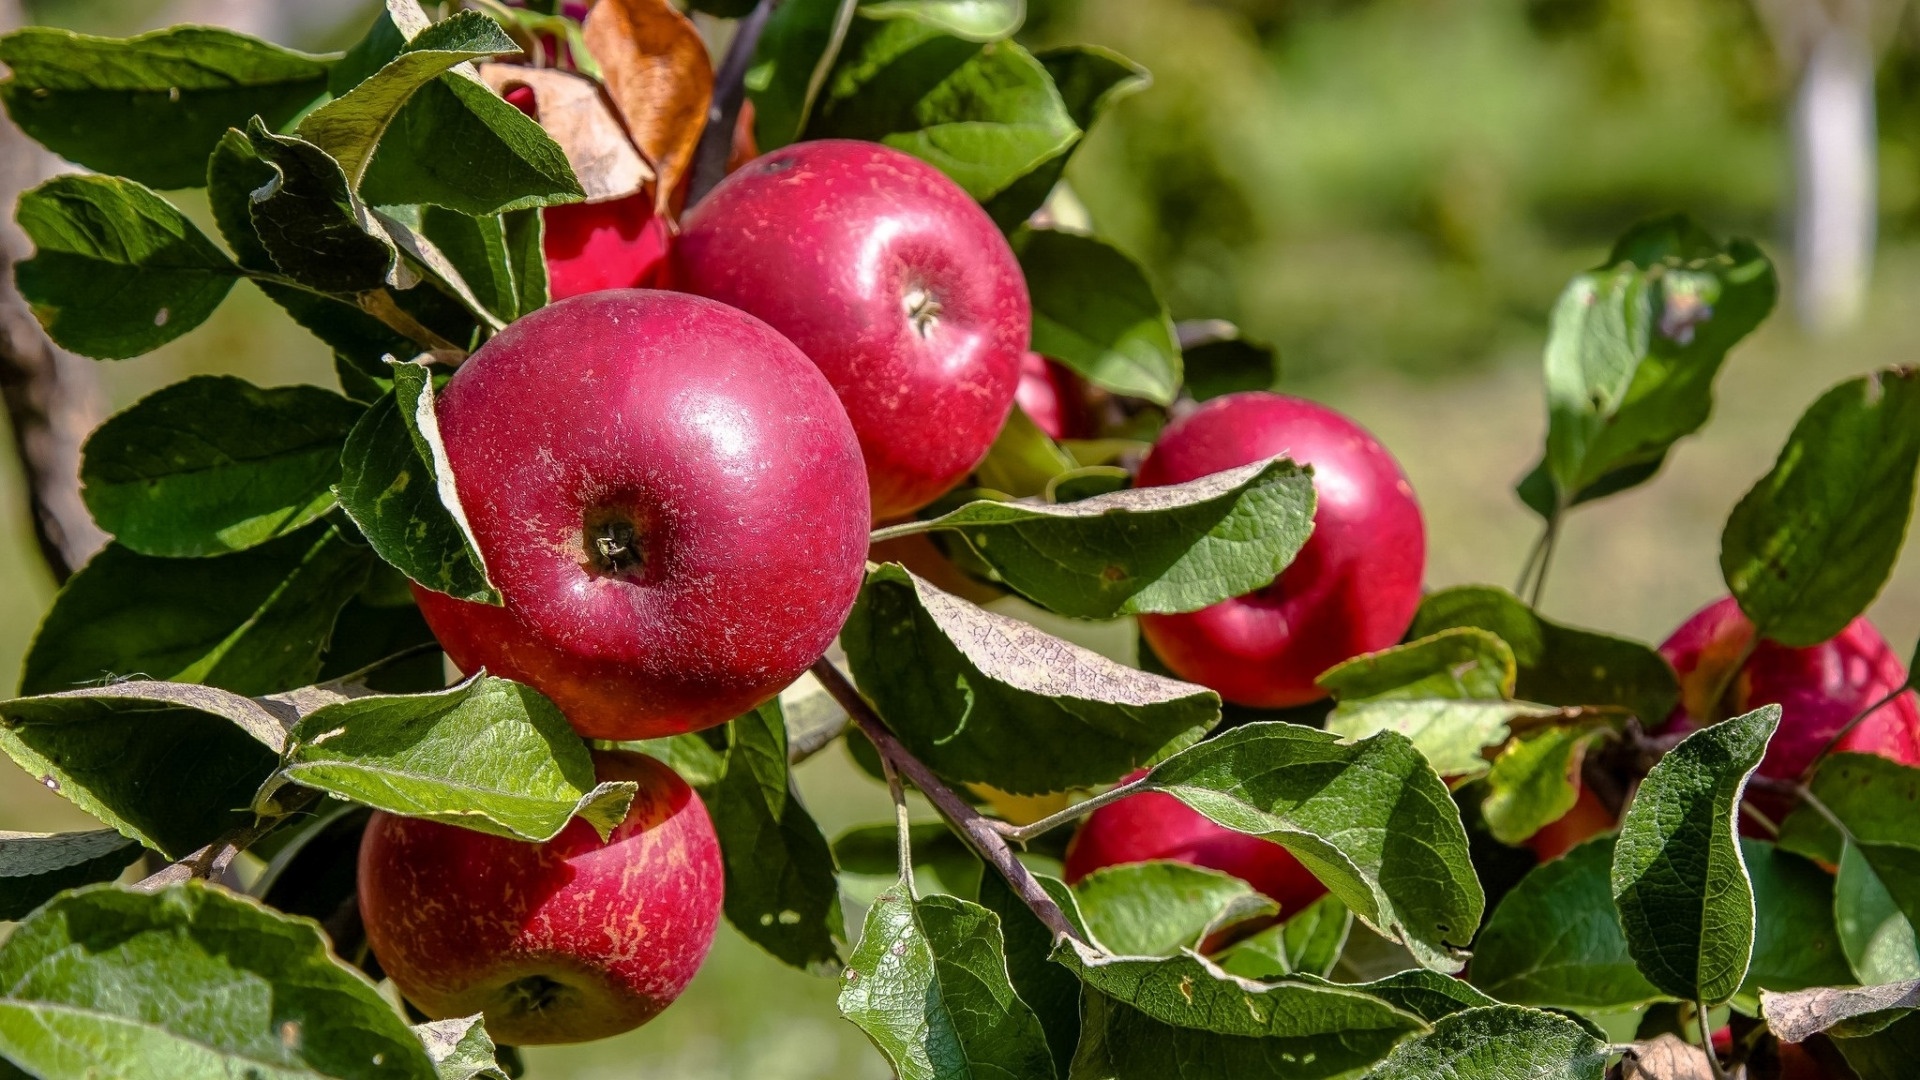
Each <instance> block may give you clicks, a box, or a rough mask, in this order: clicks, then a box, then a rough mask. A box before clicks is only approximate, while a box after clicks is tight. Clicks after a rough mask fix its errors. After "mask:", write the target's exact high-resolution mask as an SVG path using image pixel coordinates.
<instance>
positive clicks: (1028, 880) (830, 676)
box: [813, 658, 1080, 941]
mask: <svg viewBox="0 0 1920 1080" xmlns="http://www.w3.org/2000/svg"><path fill="white" fill-rule="evenodd" d="M813 675H814V678H816V679H819V680H820V685H822V686H824V687H826V688H827V692H828V693H829V694H832V695H833V698H834V700H835V701H838V702H839V703H840V707H841V708H843V709H845V710H847V715H848V716H850V717H852V718H853V722H854V724H855V725H857V726H858V727H859V728H860V731H861V733H862V734H864V735H866V737H867V738H868V739H869V740H871V741H872V742H873V748H874V749H875V750H877V751H879V752H880V756H881V758H882V759H884V760H886V761H888V762H891V763H892V765H893V767H894V768H896V769H898V770H900V773H901V775H903V776H905V777H906V778H907V779H908V780H911V781H912V782H913V786H914V787H917V788H919V789H920V791H921V793H922V794H924V795H926V797H927V801H928V802H931V803H932V804H933V807H934V809H936V810H938V811H940V816H941V817H944V818H946V819H947V822H948V823H949V824H951V825H952V826H953V827H954V829H955V830H956V831H958V832H959V833H960V836H961V838H962V839H964V840H966V842H967V844H968V846H970V847H972V848H973V850H974V851H975V852H976V853H978V854H979V856H980V857H981V858H982V859H984V860H986V862H987V865H989V866H991V867H993V868H994V869H995V870H997V871H999V873H1000V876H1001V877H1004V878H1006V879H1007V884H1008V885H1009V886H1011V887H1012V889H1013V893H1014V895H1015V896H1018V897H1019V898H1020V899H1021V901H1022V902H1024V903H1025V904H1026V905H1027V907H1028V908H1030V909H1031V910H1032V911H1033V913H1034V915H1035V916H1036V917H1037V918H1039V920H1040V921H1041V923H1043V924H1044V925H1045V926H1046V928H1047V929H1048V930H1050V931H1052V932H1053V936H1054V940H1056V941H1057V940H1059V939H1061V938H1063V937H1068V938H1078V937H1079V936H1080V935H1079V934H1077V933H1075V932H1074V929H1073V926H1072V924H1071V923H1069V922H1067V916H1066V914H1065V913H1064V912H1062V911H1061V910H1060V905H1058V904H1056V903H1054V902H1053V897H1051V896H1048V895H1047V891H1046V890H1045V889H1043V888H1041V887H1040V883H1039V882H1038V881H1035V880H1034V878H1033V874H1032V873H1031V872H1030V871H1028V869H1027V868H1026V865H1025V864H1023V863H1022V862H1021V861H1020V860H1019V859H1017V858H1015V857H1014V854H1013V849H1012V848H1009V847H1008V846H1007V841H1006V839H1005V838H1004V837H1002V836H1001V835H1000V831H999V830H998V829H997V828H995V823H994V822H993V821H992V820H990V819H988V818H987V817H985V816H983V815H982V814H981V813H980V812H979V811H978V810H975V809H974V808H973V807H972V806H969V805H968V804H967V801H966V800H965V799H962V798H961V797H960V796H959V795H957V794H955V793H954V791H953V789H952V788H950V787H948V786H947V785H946V784H945V783H944V782H942V781H941V780H940V778H939V777H937V776H935V775H934V774H933V770H932V769H929V768H927V766H926V765H925V764H924V763H922V762H921V760H920V759H919V758H917V757H914V756H913V755H912V754H911V753H909V752H908V751H907V748H906V747H905V746H902V745H901V744H900V740H899V739H897V738H895V737H894V734H893V732H892V731H890V730H888V728H887V725H886V723H885V722H884V721H882V720H881V719H880V714H878V713H876V712H874V711H873V706H871V705H868V704H867V699H865V698H863V697H861V696H860V692H859V691H858V690H855V689H854V688H853V684H852V683H850V682H848V681H847V677H846V676H845V675H842V674H841V673H840V669H839V668H837V667H834V666H833V664H832V663H831V662H830V661H828V660H826V659H824V658H823V659H821V660H819V661H817V662H816V663H815V664H814V665H813Z"/></svg>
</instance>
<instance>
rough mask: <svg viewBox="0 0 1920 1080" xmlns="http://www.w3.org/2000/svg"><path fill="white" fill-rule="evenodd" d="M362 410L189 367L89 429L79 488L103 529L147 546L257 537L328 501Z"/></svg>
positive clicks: (199, 545)
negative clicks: (189, 374) (186, 374)
mask: <svg viewBox="0 0 1920 1080" xmlns="http://www.w3.org/2000/svg"><path fill="white" fill-rule="evenodd" d="M364 411H365V410H364V409H363V408H361V407H360V406H358V405H355V404H354V403H353V402H350V401H348V400H346V399H345V398H343V397H341V396H339V395H338V394H333V393H329V392H328V391H325V390H321V389H318V388H316V387H311V386H288V387H279V388H275V389H270V390H263V389H260V388H259V387H256V386H254V385H252V384H251V383H248V382H246V381H245V380H243V379H236V378H234V377H232V376H230V375H199V376H195V377H193V378H190V379H187V380H185V381H183V382H177V383H174V384H173V385H171V386H168V387H166V388H165V389H162V390H159V391H157V392H155V393H153V394H151V395H149V396H147V397H145V398H142V399H141V400H140V402H139V403H138V404H136V405H134V406H133V407H132V408H130V409H128V410H126V411H125V412H122V413H119V414H117V415H115V416H114V417H113V418H112V419H109V420H108V421H107V422H106V423H104V424H102V425H100V427H99V428H97V429H96V430H95V431H94V433H93V434H92V435H91V436H89V437H88V439H87V445H86V453H85V458H84V459H83V461H82V463H81V466H80V479H81V482H82V483H83V484H84V485H85V487H84V488H83V489H82V491H81V495H82V497H83V498H85V500H86V503H87V509H88V510H89V511H91V512H92V513H93V519H94V520H95V521H97V522H99V523H100V526H101V527H102V528H104V529H106V530H107V531H108V532H110V533H112V534H113V535H114V537H115V538H116V539H118V540H119V541H120V543H122V544H124V545H126V546H127V547H129V548H132V549H133V550H135V551H138V552H141V553H143V554H147V555H165V556H193V555H219V554H222V553H225V552H229V551H238V550H240V549H242V548H248V547H253V546H255V545H257V544H262V543H265V542H266V541H268V540H272V539H274V538H276V537H279V536H284V535H285V534H287V533H290V532H292V531H294V530H295V529H298V528H300V527H301V526H304V525H306V524H307V523H308V522H311V521H312V520H313V519H315V518H317V517H319V516H320V515H321V514H324V513H326V512H327V511H328V510H329V509H331V508H332V507H333V490H332V487H333V484H334V482H335V481H337V480H338V479H339V477H340V447H341V444H342V443H343V442H345V441H346V437H347V432H348V431H349V430H351V429H352V427H353V425H354V422H355V421H356V420H358V419H359V418H360V414H361V413H362V412H364Z"/></svg>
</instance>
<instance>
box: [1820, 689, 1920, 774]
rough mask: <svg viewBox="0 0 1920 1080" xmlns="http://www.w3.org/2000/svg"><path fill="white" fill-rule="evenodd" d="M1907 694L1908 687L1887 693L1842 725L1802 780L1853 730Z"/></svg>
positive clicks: (1821, 750) (1827, 742)
mask: <svg viewBox="0 0 1920 1080" xmlns="http://www.w3.org/2000/svg"><path fill="white" fill-rule="evenodd" d="M1906 692H1907V687H1906V686H1904V685H1903V686H1899V687H1896V688H1895V689H1893V690H1889V691H1887V693H1886V694H1885V695H1884V696H1882V697H1881V698H1880V700H1878V701H1876V702H1874V703H1873V704H1871V705H1869V706H1867V707H1866V708H1864V709H1861V710H1860V712H1859V713H1858V715H1856V716H1854V718H1853V719H1851V720H1849V721H1847V722H1846V723H1845V724H1843V725H1841V727H1840V730H1839V731H1836V732H1834V733H1833V737H1832V738H1831V739H1828V740H1827V741H1826V745H1824V746H1822V747H1821V748H1820V752H1819V753H1817V754H1815V755H1813V760H1812V761H1809V762H1807V767H1806V768H1805V769H1804V770H1802V771H1801V773H1800V779H1802V780H1805V779H1807V778H1808V777H1810V776H1812V775H1813V770H1814V769H1815V768H1817V767H1818V766H1819V764H1820V762H1821V761H1822V760H1823V759H1825V758H1826V756H1827V755H1828V754H1831V753H1833V749H1834V747H1836V746H1839V745H1840V740H1842V739H1845V738H1846V737H1847V736H1848V735H1850V734H1852V733H1853V729H1854V728H1857V727H1859V726H1860V724H1861V722H1862V721H1864V720H1866V718H1867V717H1869V716H1872V715H1873V714H1874V713H1877V712H1879V711H1880V710H1881V709H1884V708H1886V707H1887V706H1889V705H1891V704H1893V703H1894V702H1896V701H1898V700H1900V695H1901V694H1904V693H1906Z"/></svg>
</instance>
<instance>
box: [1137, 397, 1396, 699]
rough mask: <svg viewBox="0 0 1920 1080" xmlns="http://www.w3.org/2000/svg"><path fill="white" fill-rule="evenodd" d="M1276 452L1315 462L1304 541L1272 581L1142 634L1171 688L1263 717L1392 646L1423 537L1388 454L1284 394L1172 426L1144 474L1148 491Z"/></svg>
mask: <svg viewBox="0 0 1920 1080" xmlns="http://www.w3.org/2000/svg"><path fill="white" fill-rule="evenodd" d="M1275 454H1286V455H1287V456H1289V457H1291V458H1292V459H1293V460H1294V461H1297V462H1300V463H1301V464H1306V465H1312V466H1313V472H1314V488H1315V489H1316V490H1317V491H1318V492H1319V496H1320V502H1319V508H1318V509H1317V510H1316V511H1315V512H1314V516H1313V535H1312V537H1311V538H1309V539H1308V540H1307V543H1306V546H1305V547H1304V548H1302V549H1301V551H1300V555H1299V557H1298V558H1296V559H1295V560H1294V562H1293V565H1292V566H1290V567H1288V568H1287V570H1286V572H1285V573H1283V574H1282V575H1281V576H1280V579H1279V580H1278V581H1275V582H1274V583H1273V584H1272V585H1269V586H1267V587H1266V588H1264V589H1261V590H1260V591H1258V592H1254V593H1249V594H1247V595H1245V596H1239V597H1235V598H1233V599H1231V600H1225V601H1222V602H1221V603H1218V604H1215V605H1213V606H1212V607H1209V608H1205V609H1202V610H1200V611H1196V612H1192V613H1190V614H1186V615H1144V616H1141V618H1140V630H1141V633H1142V634H1144V635H1145V636H1146V639H1147V642H1148V643H1149V644H1151V645H1152V646H1153V651H1154V652H1155V653H1156V654H1157V655H1158V656H1159V657H1160V659H1162V660H1163V661H1165V662H1166V665H1167V667H1169V668H1171V669H1172V670H1173V671H1174V672H1175V673H1176V674H1178V675H1179V676H1180V677H1181V678H1183V679H1187V680H1190V681H1192V682H1197V683H1200V684H1201V685H1203V686H1209V687H1212V688H1213V689H1214V690H1217V691H1219V692H1220V696H1221V697H1224V698H1226V699H1227V700H1228V701H1233V702H1237V703H1239V704H1242V705H1253V706H1259V707H1264V708H1283V707H1286V706H1292V705H1303V704H1306V703H1307V702H1310V701H1317V700H1319V699H1320V698H1322V697H1324V696H1326V694H1325V691H1323V690H1321V689H1320V688H1319V687H1318V686H1316V685H1314V679H1316V678H1317V677H1319V675H1320V674H1321V673H1322V672H1324V671H1326V670H1327V669H1328V668H1330V667H1332V666H1334V665H1335V664H1338V663H1340V662H1341V661H1343V660H1347V659H1350V658H1352V657H1354V656H1358V655H1359V654H1361V653H1364V652H1373V651H1375V650H1377V649H1384V648H1386V647H1387V646H1389V645H1392V644H1394V643H1395V642H1397V641H1399V640H1400V637H1401V635H1402V634H1404V633H1406V630H1407V627H1408V625H1409V624H1411V623H1412V622H1413V614H1414V611H1415V610H1416V609H1417V608H1419V606H1420V578H1421V574H1422V572H1423V571H1424V569H1425V567H1426V549H1427V540H1426V530H1425V528H1424V527H1423V525H1422V524H1421V520H1420V505H1419V503H1417V502H1415V501H1414V497H1413V487H1412V485H1410V484H1409V483H1407V478H1406V475H1405V474H1404V473H1402V472H1401V471H1400V466H1399V465H1398V464H1397V463H1396V462H1395V461H1394V460H1393V457H1392V455H1390V454H1388V453H1387V451H1386V448H1385V447H1383V446H1381V445H1380V443H1379V442H1378V441H1377V440H1375V439H1374V437H1373V436H1372V435H1369V434H1368V433H1367V431H1366V429H1364V428H1362V427H1361V426H1360V425H1358V424H1356V423H1354V422H1353V421H1352V420H1349V419H1347V418H1346V417H1345V416H1342V415H1341V414H1340V413H1338V412H1335V411H1334V410H1332V409H1329V408H1327V407H1326V406H1324V405H1319V404H1316V403H1314V402H1311V401H1305V400H1302V399H1300V398H1296V397H1288V396H1286V395H1284V394H1271V393H1267V392H1265V391H1254V392H1249V393H1242V394H1228V395H1226V396H1224V397H1218V398H1214V399H1213V400H1212V401H1209V402H1207V403H1206V404H1204V405H1202V406H1200V407H1199V408H1197V409H1195V410H1194V411H1193V412H1191V413H1188V414H1187V415H1186V416H1184V417H1181V418H1180V419H1178V420H1175V421H1174V422H1173V423H1172V424H1170V425H1168V426H1167V429H1166V430H1165V431H1164V432H1163V433H1162V434H1161V436H1160V441H1159V443H1158V445H1156V446H1155V447H1154V448H1153V452H1152V453H1150V454H1149V455H1147V459H1146V461H1145V462H1144V463H1142V465H1141V467H1140V477H1139V480H1138V484H1139V486H1141V487H1153V486H1158V485H1162V484H1177V483H1182V482H1184V481H1188V480H1197V479H1199V478H1200V477H1202V476H1206V475H1208V474H1211V473H1216V472H1220V471H1222V470H1224V469H1231V468H1234V467H1236V466H1239V465H1246V464H1249V463H1251V462H1255V461H1259V460H1261V459H1262V458H1266V457H1271V456H1273V455H1275Z"/></svg>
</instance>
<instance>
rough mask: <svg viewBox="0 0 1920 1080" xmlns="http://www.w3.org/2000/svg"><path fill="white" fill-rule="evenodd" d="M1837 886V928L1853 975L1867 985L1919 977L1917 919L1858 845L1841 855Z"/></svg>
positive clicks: (1835, 884) (1835, 912) (1835, 921)
mask: <svg viewBox="0 0 1920 1080" xmlns="http://www.w3.org/2000/svg"><path fill="white" fill-rule="evenodd" d="M1832 889H1833V911H1832V918H1833V922H1834V929H1835V932H1836V933H1837V934H1838V937H1839V942H1840V948H1841V951H1842V952H1843V953H1844V954H1845V957H1846V964H1845V966H1846V967H1847V968H1848V969H1849V970H1850V973H1851V974H1852V975H1854V976H1856V977H1857V979H1858V981H1860V982H1863V983H1885V982H1898V981H1900V980H1903V979H1920V942H1916V941H1915V935H1914V931H1913V923H1912V922H1911V921H1910V920H1909V919H1908V918H1907V916H1906V914H1905V913H1904V912H1902V911H1901V910H1900V905H1899V903H1898V902H1897V901H1895V900H1894V898H1893V894H1892V893H1890V892H1888V891H1887V886H1886V883H1885V882H1882V881H1881V880H1880V875H1879V874H1876V873H1874V870H1873V866H1872V865H1871V864H1870V863H1869V862H1868V861H1867V857H1866V856H1865V855H1862V854H1861V853H1860V849H1859V848H1858V847H1856V846H1854V845H1853V844H1847V845H1845V847H1844V848H1843V850H1842V851H1841V853H1840V867H1839V873H1837V874H1836V875H1835V876H1834V880H1833V885H1832ZM1830 981H1831V982H1836V983H1841V982H1850V981H1854V980H1852V979H1846V978H1841V979H1833V980H1830Z"/></svg>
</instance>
